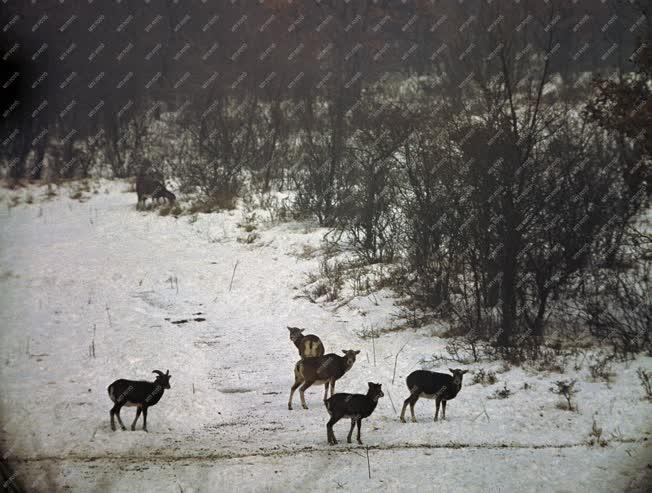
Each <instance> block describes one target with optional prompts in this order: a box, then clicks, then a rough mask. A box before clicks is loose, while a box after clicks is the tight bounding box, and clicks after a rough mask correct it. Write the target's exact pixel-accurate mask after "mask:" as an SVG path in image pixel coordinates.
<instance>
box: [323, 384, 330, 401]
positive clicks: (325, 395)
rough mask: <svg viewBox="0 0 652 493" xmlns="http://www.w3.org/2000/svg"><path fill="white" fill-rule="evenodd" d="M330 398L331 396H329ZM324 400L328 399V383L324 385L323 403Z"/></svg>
mask: <svg viewBox="0 0 652 493" xmlns="http://www.w3.org/2000/svg"><path fill="white" fill-rule="evenodd" d="M331 397H332V394H331ZM326 399H328V382H326V383H325V384H324V402H326Z"/></svg>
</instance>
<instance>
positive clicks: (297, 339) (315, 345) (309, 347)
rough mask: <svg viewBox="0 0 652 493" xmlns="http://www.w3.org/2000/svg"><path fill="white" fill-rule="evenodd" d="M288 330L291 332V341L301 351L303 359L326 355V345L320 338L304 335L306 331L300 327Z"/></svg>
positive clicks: (300, 354)
mask: <svg viewBox="0 0 652 493" xmlns="http://www.w3.org/2000/svg"><path fill="white" fill-rule="evenodd" d="M288 330H289V331H290V340H291V341H292V342H293V343H294V345H295V346H296V347H297V349H298V350H299V356H301V359H303V358H315V357H317V356H323V355H324V345H323V344H322V342H321V339H319V337H317V336H316V335H314V334H307V335H303V331H304V330H306V329H300V328H299V327H289V326H288Z"/></svg>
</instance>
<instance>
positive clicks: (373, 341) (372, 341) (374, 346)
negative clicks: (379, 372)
mask: <svg viewBox="0 0 652 493" xmlns="http://www.w3.org/2000/svg"><path fill="white" fill-rule="evenodd" d="M371 346H372V347H373V350H374V366H376V331H375V330H374V329H371Z"/></svg>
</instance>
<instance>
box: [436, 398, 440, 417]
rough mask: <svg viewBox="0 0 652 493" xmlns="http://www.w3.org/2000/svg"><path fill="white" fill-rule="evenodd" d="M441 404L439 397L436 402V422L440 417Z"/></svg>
mask: <svg viewBox="0 0 652 493" xmlns="http://www.w3.org/2000/svg"><path fill="white" fill-rule="evenodd" d="M440 404H441V399H440V398H439V397H438V398H437V399H436V400H435V421H437V417H438V416H439V405H440Z"/></svg>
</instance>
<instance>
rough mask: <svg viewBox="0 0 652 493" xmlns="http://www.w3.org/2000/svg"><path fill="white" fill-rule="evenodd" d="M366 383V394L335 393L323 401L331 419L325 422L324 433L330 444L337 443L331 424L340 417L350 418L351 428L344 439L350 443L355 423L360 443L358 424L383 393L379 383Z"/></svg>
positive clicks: (360, 442) (372, 409)
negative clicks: (367, 387) (367, 388)
mask: <svg viewBox="0 0 652 493" xmlns="http://www.w3.org/2000/svg"><path fill="white" fill-rule="evenodd" d="M367 385H368V386H369V390H367V394H366V395H365V394H335V395H332V396H331V398H330V399H328V400H327V401H326V402H325V404H326V410H327V411H328V414H330V416H331V419H330V420H329V421H328V423H326V435H327V438H328V443H330V444H331V445H335V444H337V440H336V439H335V433H333V425H334V424H335V423H337V422H338V421H339V420H340V419H342V418H349V419H351V429H350V430H349V436H347V437H346V441H347V442H349V443H351V435H352V434H353V428H354V427H355V425H356V424H357V425H358V443H359V444H360V445H362V439H361V438H360V425H361V424H362V420H363V419H364V418H368V417H369V416H371V413H373V412H374V409H376V405H377V404H378V399H380V398H381V397H383V396H384V395H385V394H384V393H383V390H382V386H381V385H380V384H379V383H373V382H368V383H367Z"/></svg>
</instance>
